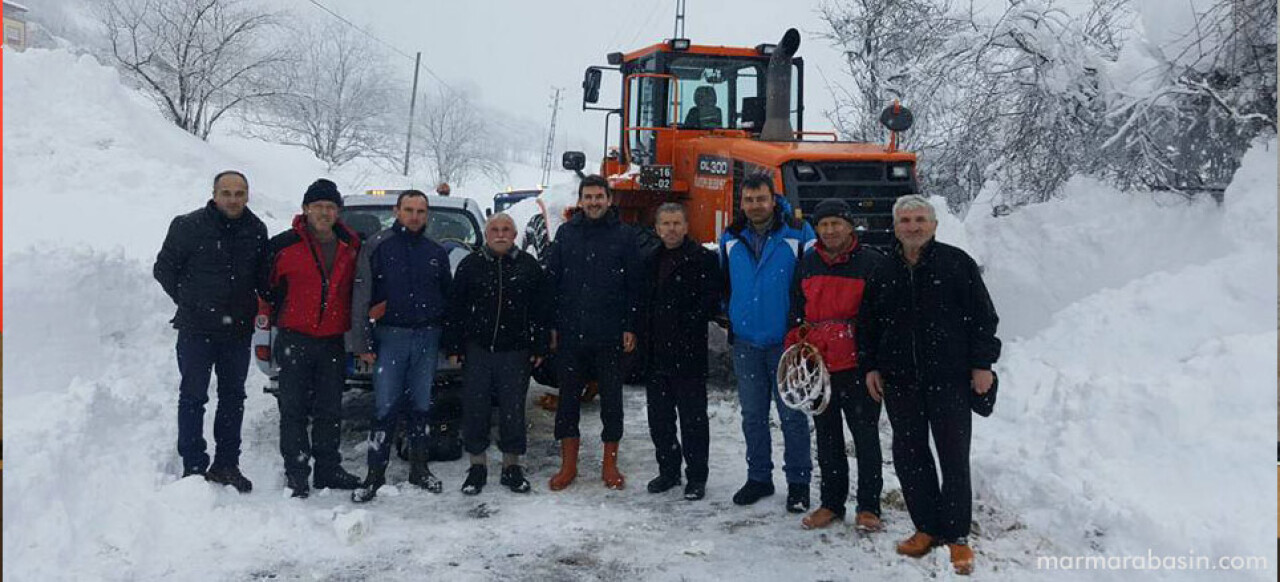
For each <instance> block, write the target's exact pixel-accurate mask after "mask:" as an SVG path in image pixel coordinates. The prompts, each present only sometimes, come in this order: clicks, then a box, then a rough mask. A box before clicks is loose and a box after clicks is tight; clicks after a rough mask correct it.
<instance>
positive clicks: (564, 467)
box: [550, 438, 582, 491]
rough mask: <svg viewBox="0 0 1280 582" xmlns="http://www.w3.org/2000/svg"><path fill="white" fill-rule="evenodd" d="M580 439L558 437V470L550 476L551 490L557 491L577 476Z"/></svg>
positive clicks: (571, 482)
mask: <svg viewBox="0 0 1280 582" xmlns="http://www.w3.org/2000/svg"><path fill="white" fill-rule="evenodd" d="M581 445H582V439H577V438H572V439H560V472H559V473H556V474H555V475H554V476H552V477H551V484H550V486H551V490H552V491H559V490H561V489H564V488H565V487H568V486H569V485H572V484H573V480H574V479H577V478H578V449H579V448H580V447H581Z"/></svg>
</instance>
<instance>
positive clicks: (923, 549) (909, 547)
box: [898, 531, 934, 558]
mask: <svg viewBox="0 0 1280 582" xmlns="http://www.w3.org/2000/svg"><path fill="white" fill-rule="evenodd" d="M933 546H934V539H933V536H931V535H929V534H927V533H924V532H922V531H918V532H916V533H913V534H911V537H909V538H907V539H905V540H902V541H901V542H898V553H899V554H902V555H904V556H911V557H912V558H920V557H923V556H924V555H925V554H928V553H929V550H932V549H933Z"/></svg>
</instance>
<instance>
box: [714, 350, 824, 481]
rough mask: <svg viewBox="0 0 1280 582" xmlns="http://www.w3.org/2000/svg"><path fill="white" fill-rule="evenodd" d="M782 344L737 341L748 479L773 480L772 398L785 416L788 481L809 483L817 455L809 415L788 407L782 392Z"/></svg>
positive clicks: (735, 363)
mask: <svg viewBox="0 0 1280 582" xmlns="http://www.w3.org/2000/svg"><path fill="white" fill-rule="evenodd" d="M780 359H782V346H781V345H775V346H753V345H750V344H748V343H746V342H744V341H742V340H741V339H739V340H738V341H737V342H734V344H733V371H734V374H735V375H736V376H737V377H738V402H739V403H740V404H741V405H742V436H743V437H744V438H745V439H746V442H747V479H750V480H752V481H760V482H763V483H772V482H773V455H772V452H773V442H772V438H771V435H770V433H769V402H770V401H773V402H775V403H777V407H778V418H779V419H781V420H782V444H783V447H784V448H783V454H782V461H783V466H782V470H783V472H784V473H786V475H787V483H798V484H805V485H807V484H808V483H809V479H810V477H812V474H813V455H812V454H811V453H810V444H809V419H808V418H807V417H806V416H805V414H804V413H803V412H800V411H799V410H793V409H791V408H788V407H787V405H786V404H783V403H782V397H780V396H778V380H777V378H778V360H780Z"/></svg>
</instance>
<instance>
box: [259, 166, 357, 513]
mask: <svg viewBox="0 0 1280 582" xmlns="http://www.w3.org/2000/svg"><path fill="white" fill-rule="evenodd" d="M341 210H342V195H341V194H339V193H338V187H337V186H336V185H335V184H334V183H333V182H330V181H329V180H324V179H320V180H316V181H315V183H313V184H311V186H310V187H308V188H307V192H306V195H304V196H303V198H302V214H299V215H297V216H295V217H294V218H293V228H292V229H290V230H288V231H285V232H282V233H280V234H278V235H276V236H275V237H274V238H272V239H271V242H270V244H269V245H268V247H269V249H270V260H269V261H267V265H268V268H269V269H270V275H269V277H268V284H269V292H268V301H270V303H271V304H272V313H274V314H275V324H276V327H277V328H278V329H279V332H278V333H277V334H276V339H275V347H274V350H275V359H276V361H277V362H278V363H279V365H280V392H279V394H278V395H277V400H278V402H279V404H280V454H281V455H282V456H283V457H284V470H285V477H286V480H287V484H288V487H289V489H291V490H292V491H293V496H294V497H306V496H307V495H309V494H310V486H309V484H308V482H307V479H308V477H309V476H310V473H311V464H310V460H311V457H313V456H314V457H315V479H314V482H315V486H316V488H318V489H326V488H331V489H355V488H356V487H357V486H358V485H359V484H360V479H359V478H358V477H356V476H355V475H352V474H350V473H348V472H346V470H344V469H343V468H342V464H341V461H342V457H341V456H340V455H339V454H338V443H339V437H340V434H341V426H342V387H343V383H344V376H345V372H346V363H347V351H346V347H345V346H344V344H343V334H345V333H346V332H347V330H349V329H351V286H352V282H353V281H354V279H355V272H356V256H357V253H358V252H359V250H360V237H359V236H358V235H357V234H356V233H355V231H353V230H351V229H349V228H347V226H346V225H345V224H343V223H342V221H340V220H339V219H338V214H339V212H341ZM308 424H310V425H311V427H310V428H311V430H310V434H308V431H307V425H308Z"/></svg>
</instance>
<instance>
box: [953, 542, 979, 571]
mask: <svg viewBox="0 0 1280 582" xmlns="http://www.w3.org/2000/svg"><path fill="white" fill-rule="evenodd" d="M947 547H948V548H951V567H952V568H954V569H955V571H956V574H959V575H961V576H968V575H969V574H972V573H973V549H972V548H970V547H969V544H947Z"/></svg>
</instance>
